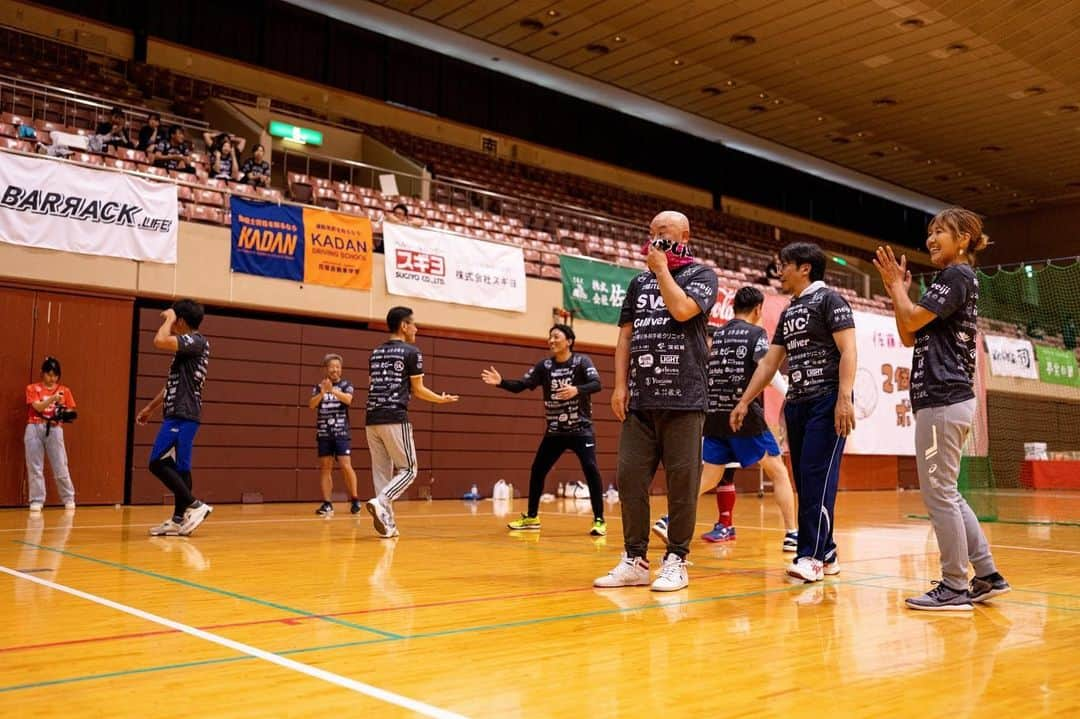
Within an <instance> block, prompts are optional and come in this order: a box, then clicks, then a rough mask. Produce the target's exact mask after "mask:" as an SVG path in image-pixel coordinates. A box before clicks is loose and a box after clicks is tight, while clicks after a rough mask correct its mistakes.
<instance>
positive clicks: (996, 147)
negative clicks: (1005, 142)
mask: <svg viewBox="0 0 1080 719" xmlns="http://www.w3.org/2000/svg"><path fill="white" fill-rule="evenodd" d="M1004 149H1005V148H1004V147H1000V146H999V145H983V146H982V147H980V148H979V150H981V151H982V152H1001V151H1002V150H1004Z"/></svg>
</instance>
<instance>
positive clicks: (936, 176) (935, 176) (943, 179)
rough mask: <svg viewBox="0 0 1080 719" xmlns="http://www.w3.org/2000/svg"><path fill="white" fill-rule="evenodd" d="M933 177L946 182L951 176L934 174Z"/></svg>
mask: <svg viewBox="0 0 1080 719" xmlns="http://www.w3.org/2000/svg"><path fill="white" fill-rule="evenodd" d="M934 179H935V180H937V181H938V182H948V181H949V180H951V179H952V178H951V177H949V176H948V175H934Z"/></svg>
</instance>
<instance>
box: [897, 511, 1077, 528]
mask: <svg viewBox="0 0 1080 719" xmlns="http://www.w3.org/2000/svg"><path fill="white" fill-rule="evenodd" d="M904 518H905V519H924V520H929V519H930V515H928V514H905V515H904ZM979 522H980V523H982V522H985V523H986V524H1019V525H1021V526H1025V527H1080V522H1073V521H1065V520H1059V519H1045V520H1043V519H997V518H990V517H979Z"/></svg>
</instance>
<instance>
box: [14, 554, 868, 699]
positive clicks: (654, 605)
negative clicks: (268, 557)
mask: <svg viewBox="0 0 1080 719" xmlns="http://www.w3.org/2000/svg"><path fill="white" fill-rule="evenodd" d="M0 571H3V572H6V573H8V574H15V575H17V574H19V573H18V572H17V571H15V570H11V569H8V568H7V567H4V566H2V565H0ZM26 578H27V579H30V580H32V581H39V582H40V583H44V584H47V585H52V584H54V583H53V582H48V581H47V580H38V578H37V577H33V576H29V575H28V576H27V577H26ZM870 578H871V577H868V579H870ZM845 583H847V582H843V581H840V582H830V584H834V585H835V584H845ZM58 586H59V587H62V585H58ZM809 586H811V585H807V584H793V585H790V586H786V587H775V588H772V589H758V590H754V591H750V592H738V593H732V594H721V595H716V596H712V597H699V598H695V599H684V600H679V601H675V602H670V603H661V602H657V601H653V602H650V603H649V604H643V605H640V606H633V607H616V608H612V609H599V610H595V611H592V612H582V613H578V614H567V615H555V616H550V615H549V616H547V617H536V618H534V619H526V620H519V621H513V622H504V623H499V624H486V625H477V626H473V627H459V628H456V629H441V630H437V631H434V632H421V633H419V634H414V635H410V636H407V637H401V638H398V639H395V638H389V637H387V638H382V639H366V640H360V641H354V642H340V643H337V644H324V645H318V646H314V647H301V648H299V649H288V650H285V651H282V652H279V654H277V655H273V656H281V657H282V658H284V656H285V655H292V654H310V653H313V652H323V651H333V650H335V649H347V648H350V647H357V646H364V645H370V644H385V643H392V642H399V641H402V640H405V641H407V640H410V639H431V638H439V637H444V636H449V635H453V634H468V633H472V632H481V631H493V630H497V629H503V628H514V627H518V626H527V625H530V624H538V623H550V622H557V621H564V620H569V619H580V618H586V617H592V616H604V615H616V614H626V613H629V612H637V611H643V610H648V609H664V608H667V607H673V606H679V605H684V604H700V603H705V602H715V601H723V600H728V599H742V598H746V597H753V596H759V595H765V594H779V593H784V592H792V591H794V590H796V589H802V590H805V589H806V588H808V587H809ZM588 589H592V590H594V591H599V592H600V593H601V594H602V593H603V592H604V591H606V590H595V588H594V587H588ZM61 591H64V590H63V589H62V590H61ZM71 591H72V592H78V591H79V590H71ZM104 601H111V600H104ZM135 611H141V610H135ZM166 621H170V620H166ZM189 628H190V629H192V630H193V631H196V632H201V631H202V630H199V629H196V628H194V627H189ZM210 636H215V637H216V636H217V635H213V634H212V635H210ZM220 638H221V639H224V637H220ZM225 641H232V640H225ZM259 651H262V650H259ZM251 658H252V657H251V656H241V657H222V658H218V659H204V660H201V661H197V662H185V663H183V664H163V665H158V666H151V667H138V668H135V669H125V670H119V671H115V672H107V673H104V674H86V675H81V676H75V677H64V678H60V679H46V680H42V681H40V682H31V683H27V684H14V685H9V686H0V693H6V692H14V691H20V690H25V689H38V688H41V687H47V686H56V685H59V684H72V683H76V682H84V681H93V680H96V679H112V678H116V677H121V676H127V675H133V674H147V673H151V672H159V671H169V670H172V669H190V668H193V667H201V666H209V665H214V664H224V663H228V662H236V661H246V660H248V659H251ZM286 661H288V660H286ZM300 666H302V667H308V665H307V664H300ZM320 671H321V670H320ZM334 676H336V675H334ZM447 716H454V717H456V716H458V715H456V714H450V715H447Z"/></svg>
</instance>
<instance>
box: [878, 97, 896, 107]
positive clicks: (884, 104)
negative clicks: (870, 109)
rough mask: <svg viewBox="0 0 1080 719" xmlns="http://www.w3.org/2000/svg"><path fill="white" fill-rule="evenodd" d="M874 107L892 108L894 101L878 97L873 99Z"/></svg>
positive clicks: (890, 98) (893, 99)
mask: <svg viewBox="0 0 1080 719" xmlns="http://www.w3.org/2000/svg"><path fill="white" fill-rule="evenodd" d="M873 105H874V107H894V106H895V105H896V99H895V98H892V97H878V98H875V99H874V102H873Z"/></svg>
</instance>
